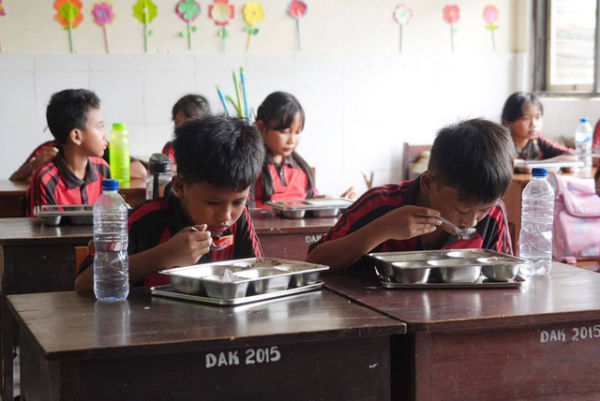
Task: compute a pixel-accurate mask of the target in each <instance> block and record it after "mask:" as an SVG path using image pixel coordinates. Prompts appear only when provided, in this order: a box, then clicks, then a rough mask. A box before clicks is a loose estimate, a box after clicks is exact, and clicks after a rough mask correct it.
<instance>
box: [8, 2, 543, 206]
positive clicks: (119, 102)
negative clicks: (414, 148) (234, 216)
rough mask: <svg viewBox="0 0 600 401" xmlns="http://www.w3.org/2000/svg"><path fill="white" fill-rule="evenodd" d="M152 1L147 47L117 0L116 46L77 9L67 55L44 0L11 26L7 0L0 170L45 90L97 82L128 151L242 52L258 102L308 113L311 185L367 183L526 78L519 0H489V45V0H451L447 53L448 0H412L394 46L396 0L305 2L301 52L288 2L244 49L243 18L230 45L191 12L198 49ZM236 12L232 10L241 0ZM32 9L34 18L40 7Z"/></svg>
mask: <svg viewBox="0 0 600 401" xmlns="http://www.w3.org/2000/svg"><path fill="white" fill-rule="evenodd" d="M36 1H37V0H36ZM155 1H156V2H157V3H158V4H159V10H160V11H159V17H157V20H155V21H156V23H153V24H154V25H155V26H153V29H154V31H155V32H156V35H157V36H156V37H154V38H152V41H151V54H148V55H145V54H143V45H142V42H141V40H142V36H141V33H140V29H141V28H140V26H139V25H140V24H139V22H137V21H136V20H132V17H130V14H131V12H130V8H129V6H128V7H122V8H121V10H120V11H119V10H118V12H119V15H118V17H117V18H118V19H117V21H116V23H115V26H114V27H111V28H109V29H111V32H110V34H111V45H112V47H113V50H114V54H111V55H105V54H102V51H103V49H102V42H101V38H99V37H97V36H98V35H100V33H99V32H100V29H99V28H98V27H96V26H95V25H93V24H91V23H90V21H89V18H88V17H89V16H87V17H86V18H88V20H84V23H82V25H81V26H80V27H79V28H78V30H79V31H77V30H76V32H75V33H74V34H75V35H76V36H75V40H76V48H77V49H78V54H75V55H72V54H67V52H68V42H67V38H66V33H65V32H64V31H61V30H60V29H59V26H58V24H57V23H55V22H52V21H51V18H52V16H53V14H52V12H51V11H52V10H50V12H48V10H46V9H44V8H42V11H44V12H45V13H46V14H48V13H49V15H45V14H44V16H43V17H44V18H46V20H48V22H47V23H40V24H38V25H39V26H37V25H36V26H34V25H32V24H33V22H31V21H32V20H33V16H31V15H29V16H28V17H27V18H25V17H23V18H22V21H21V22H22V23H23V25H22V26H20V25H19V26H18V24H16V22H15V21H14V19H10V18H8V17H10V16H11V15H13V14H11V13H18V12H24V11H23V10H25V9H27V10H29V12H31V8H28V7H27V6H26V5H25V4H24V3H27V2H20V1H18V0H4V1H3V5H4V6H5V8H6V12H7V16H5V17H2V18H3V19H0V39H1V40H2V44H3V48H4V49H5V53H0V147H1V148H2V149H10V151H3V152H2V153H3V157H2V158H0V171H1V173H0V179H4V178H7V177H8V176H9V175H10V173H11V172H12V171H13V170H14V169H15V168H16V167H17V166H18V165H19V164H20V163H21V162H22V161H23V159H24V158H25V157H26V155H27V154H28V153H29V152H30V151H31V150H32V149H33V148H34V147H35V146H36V145H37V144H39V143H40V142H42V141H43V140H46V139H49V138H50V137H51V136H50V133H48V132H42V129H43V128H44V127H45V118H44V113H45V107H46V104H47V102H48V99H49V97H50V95H51V94H52V93H53V92H55V91H58V90H61V89H64V88H69V87H72V88H75V87H84V88H90V89H92V90H94V91H95V92H97V93H98V95H99V96H100V98H101V99H102V102H103V103H102V109H103V111H104V117H105V121H106V122H107V124H110V123H112V122H114V121H124V122H126V123H127V124H128V125H129V127H130V135H131V146H132V154H135V155H149V154H151V153H153V152H156V151H160V149H161V147H162V145H163V144H164V142H165V141H166V140H167V139H168V138H169V137H170V135H171V132H172V128H171V122H170V108H171V106H172V104H173V103H174V101H175V100H176V99H177V98H178V97H180V96H181V95H183V94H185V93H188V92H199V93H202V94H205V95H207V96H208V97H209V100H210V101H211V104H212V106H213V109H215V110H216V111H220V110H222V108H221V106H220V104H219V103H218V98H217V95H216V93H215V89H214V87H215V85H216V84H219V85H221V87H222V88H223V90H224V91H225V92H226V93H233V87H232V83H231V82H232V80H231V71H232V70H233V69H234V68H238V67H240V66H244V67H245V69H246V71H247V77H248V91H249V98H250V103H251V104H252V105H254V106H255V107H256V106H257V105H258V104H259V103H260V101H261V100H262V99H263V98H264V97H265V96H266V95H267V94H268V93H270V92H272V91H274V90H286V91H290V92H292V93H294V94H295V95H296V96H297V97H298V98H299V100H300V101H301V103H302V104H303V106H304V108H305V109H306V115H307V121H306V126H305V131H304V133H303V138H302V143H301V145H300V147H299V149H298V150H299V152H300V153H301V154H302V155H303V156H304V157H305V158H306V159H307V160H308V162H309V163H310V164H311V165H314V166H316V168H317V185H318V187H319V189H320V190H321V192H325V193H332V194H336V193H339V192H341V191H342V190H343V189H345V188H346V187H348V186H349V185H355V186H356V188H357V189H358V190H359V191H360V192H362V191H364V189H365V186H364V184H363V182H362V177H361V174H360V171H361V170H366V171H375V183H376V184H382V183H387V182H391V181H397V180H398V179H399V177H400V168H401V158H402V155H401V151H402V143H403V142H404V141H408V142H412V143H429V142H431V141H432V140H433V138H434V136H435V132H436V131H437V130H438V129H439V128H440V127H442V126H443V125H445V124H448V123H451V122H455V121H457V120H458V119H462V118H469V117H479V116H482V117H486V118H490V119H493V120H496V121H497V120H498V116H499V113H500V110H501V107H502V104H503V102H504V99H505V98H506V96H507V95H508V94H510V93H511V92H512V91H514V90H517V89H526V88H522V87H521V86H522V85H523V82H524V79H523V71H526V70H527V68H525V67H526V66H527V59H528V57H527V54H526V53H515V52H514V50H513V49H514V48H515V46H514V44H515V43H516V42H517V40H516V39H515V32H517V31H518V30H517V28H516V27H515V24H514V23H513V20H514V19H516V18H515V14H518V11H519V10H520V9H521V7H519V8H516V7H515V6H514V5H513V4H514V3H516V0H512V1H508V0H507V1H497V2H496V4H497V5H498V7H499V8H500V13H501V14H500V20H499V21H498V24H499V25H500V27H501V28H500V30H499V31H497V38H496V40H497V43H498V50H497V52H492V51H491V49H490V47H491V42H490V38H489V32H488V31H487V30H485V29H484V28H483V25H484V23H483V19H482V18H481V12H482V10H483V7H484V6H485V5H486V4H487V1H478V0H477V1H475V0H473V1H469V2H464V3H463V4H459V5H460V6H461V8H462V12H461V20H460V21H459V24H458V25H457V27H458V28H459V30H458V31H457V34H456V35H457V36H456V38H455V40H456V52H455V53H451V52H450V50H449V47H450V45H449V36H448V30H449V26H448V25H447V24H445V23H444V22H443V21H442V17H441V14H442V13H441V9H442V7H443V6H444V5H445V4H446V2H444V1H441V0H427V1H425V0H423V1H419V2H414V3H415V4H414V5H413V13H414V16H413V19H412V20H411V22H410V23H409V25H407V26H406V27H405V29H404V52H403V54H401V55H400V54H398V52H397V45H398V41H397V36H398V26H397V25H396V24H395V23H394V21H393V20H392V18H391V13H392V9H393V6H394V5H395V4H392V3H390V2H387V1H383V0H376V1H371V0H369V1H367V0H360V1H354V2H347V1H342V0H328V1H312V2H309V14H307V16H306V18H305V20H304V21H303V25H302V27H303V34H304V39H303V45H304V49H303V52H302V53H298V52H297V50H296V42H295V25H294V21H293V20H291V19H290V18H288V17H286V16H285V15H284V14H283V13H284V12H285V9H284V8H283V10H282V7H285V4H284V3H285V2H281V1H276V0H264V1H263V4H264V5H265V11H266V12H267V17H266V19H265V22H264V24H262V26H260V28H261V29H262V30H261V32H260V33H259V35H258V36H257V37H254V38H253V39H252V45H251V46H252V48H251V52H250V53H249V54H245V53H244V52H243V45H244V44H245V37H244V36H243V34H240V33H239V32H238V31H239V30H241V26H242V23H241V22H240V20H239V19H237V21H236V22H235V24H234V26H232V27H230V29H231V30H232V38H231V39H230V47H229V49H228V53H226V54H223V53H222V52H220V49H219V45H220V43H219V40H218V39H214V38H213V37H212V36H211V35H214V32H216V27H215V26H214V25H212V22H211V21H208V20H201V21H199V22H198V23H197V25H198V28H199V30H200V32H198V33H196V34H195V35H196V36H195V37H194V39H195V42H194V50H193V51H192V52H188V51H186V50H185V41H184V40H183V39H182V38H179V37H177V36H176V33H177V32H178V31H179V30H180V29H182V28H183V23H181V22H180V21H178V20H177V18H176V17H175V18H173V16H174V15H171V12H170V10H171V8H172V6H174V4H175V2H174V1H167V0H163V1H159V0H155ZM114 3H118V4H121V5H122V4H123V2H114ZM131 3H133V2H131ZM171 3H173V4H171ZM201 4H202V13H203V14H202V15H201V18H206V11H207V5H208V4H209V2H208V1H204V2H203V1H201ZM167 6H168V7H167ZM86 7H89V4H86ZM276 10H278V11H276ZM42 11H37V13H38V14H42ZM269 12H270V14H269ZM236 13H238V15H237V16H236V18H239V7H237V8H236ZM278 13H279V14H278ZM280 14H281V15H280ZM309 17H310V18H309ZM36 18H37V20H38V21H40V18H42V15H37V16H36ZM160 18H164V20H163V21H162V22H161V23H159V19H160ZM86 23H87V25H86ZM119 23H121V24H122V25H123V26H120V25H119ZM520 29H522V28H520ZM19 32H21V33H23V32H26V34H21V33H19ZM159 32H160V34H159ZM517 35H519V33H518V32H517ZM41 37H43V38H44V40H43V41H42V40H40V38H41ZM166 53H170V54H166ZM547 114H548V113H547Z"/></svg>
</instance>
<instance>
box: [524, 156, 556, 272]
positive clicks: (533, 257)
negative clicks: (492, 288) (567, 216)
mask: <svg viewBox="0 0 600 401" xmlns="http://www.w3.org/2000/svg"><path fill="white" fill-rule="evenodd" d="M531 174H532V177H533V178H532V180H531V181H530V182H529V184H527V186H526V187H525V189H523V194H522V199H523V203H522V209H521V233H520V237H519V256H520V257H521V258H523V259H526V260H527V262H526V263H524V264H522V265H521V267H520V274H521V275H523V276H525V277H530V276H540V275H544V274H548V273H549V272H550V269H551V268H552V222H553V220H554V190H553V189H552V186H551V185H550V183H548V181H547V180H546V176H547V175H548V170H546V169H545V168H534V169H533V170H532V172H531Z"/></svg>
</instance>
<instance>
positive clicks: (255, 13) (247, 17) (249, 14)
mask: <svg viewBox="0 0 600 401" xmlns="http://www.w3.org/2000/svg"><path fill="white" fill-rule="evenodd" d="M242 14H244V21H246V28H244V30H245V31H246V32H247V33H248V40H247V41H246V51H248V49H249V48H250V39H251V38H252V36H255V35H258V28H255V27H254V25H256V24H258V23H259V22H262V20H264V19H265V12H264V10H263V6H262V4H260V3H259V2H258V1H251V2H250V3H246V4H245V5H244V7H242Z"/></svg>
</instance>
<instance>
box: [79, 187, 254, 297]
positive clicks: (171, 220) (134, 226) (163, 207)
mask: <svg viewBox="0 0 600 401" xmlns="http://www.w3.org/2000/svg"><path fill="white" fill-rule="evenodd" d="M165 194H166V195H165V198H164V199H157V200H153V201H148V202H145V203H143V204H141V205H140V206H138V208H137V209H135V210H134V211H133V212H132V213H131V215H130V216H129V245H128V252H129V255H135V254H136V253H140V252H143V251H146V250H148V249H150V248H154V247H155V246H157V245H159V244H162V243H164V242H166V241H168V240H169V239H170V238H171V237H172V236H174V235H175V234H177V233H178V232H179V231H181V230H182V229H184V228H186V227H190V226H193V225H195V224H196V223H194V222H193V221H192V220H191V218H190V217H189V216H188V214H187V212H186V211H185V209H184V207H183V204H182V203H181V201H180V199H179V198H178V197H177V195H175V192H173V191H172V190H171V189H170V186H169V187H167V188H166V189H165ZM225 234H232V235H233V245H232V246H229V247H227V248H224V249H222V250H219V251H212V250H211V251H209V252H208V253H207V254H205V255H203V256H202V257H201V258H200V259H199V260H198V261H197V262H196V263H208V262H214V261H219V260H231V259H240V258H252V257H260V256H262V250H261V247H260V242H259V240H258V237H257V235H256V233H255V231H254V225H253V224H252V218H251V217H250V213H249V212H248V209H246V208H245V209H244V212H243V213H242V215H241V216H240V217H239V218H238V220H237V221H236V222H235V223H233V224H232V225H231V226H230V227H229V229H228V232H225ZM89 263H91V259H90V260H89V261H88V264H89ZM84 264H85V263H84ZM171 267H175V266H165V268H171ZM169 283H170V279H169V277H168V276H166V275H164V274H159V273H154V274H152V275H150V276H148V277H146V279H145V280H144V282H143V284H144V285H145V286H155V285H164V284H169ZM138 284H142V283H138Z"/></svg>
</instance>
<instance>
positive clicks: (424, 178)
mask: <svg viewBox="0 0 600 401" xmlns="http://www.w3.org/2000/svg"><path fill="white" fill-rule="evenodd" d="M420 185H421V192H423V193H424V194H430V193H431V190H432V189H433V186H434V185H435V178H434V176H433V174H432V173H431V172H430V171H429V170H427V171H426V172H424V173H423V174H421V182H420Z"/></svg>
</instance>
